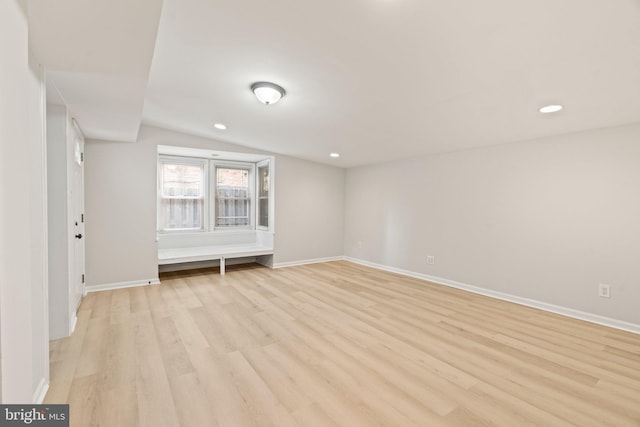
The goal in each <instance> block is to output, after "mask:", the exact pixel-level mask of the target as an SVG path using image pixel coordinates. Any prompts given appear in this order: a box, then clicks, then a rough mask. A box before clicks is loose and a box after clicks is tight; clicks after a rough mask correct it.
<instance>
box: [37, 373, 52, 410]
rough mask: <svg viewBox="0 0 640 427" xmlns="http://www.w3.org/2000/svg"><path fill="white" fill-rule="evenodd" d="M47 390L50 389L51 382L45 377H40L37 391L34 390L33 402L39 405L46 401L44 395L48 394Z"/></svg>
mask: <svg viewBox="0 0 640 427" xmlns="http://www.w3.org/2000/svg"><path fill="white" fill-rule="evenodd" d="M47 391H49V383H48V382H47V380H46V379H45V378H44V377H43V378H41V379H40V382H39V383H38V387H36V389H35V391H34V392H33V403H34V404H35V405H39V404H41V403H42V402H44V397H45V396H46V395H47Z"/></svg>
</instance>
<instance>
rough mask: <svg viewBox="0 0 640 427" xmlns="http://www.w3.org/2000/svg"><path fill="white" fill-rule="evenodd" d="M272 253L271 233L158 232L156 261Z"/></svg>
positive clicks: (222, 263)
mask: <svg viewBox="0 0 640 427" xmlns="http://www.w3.org/2000/svg"><path fill="white" fill-rule="evenodd" d="M264 255H273V233H267V232H262V231H254V230H244V231H236V232H208V233H180V234H166V235H162V236H159V240H158V265H170V264H181V263H190V262H199V261H220V274H224V269H225V260H226V259H231V258H249V257H258V256H264Z"/></svg>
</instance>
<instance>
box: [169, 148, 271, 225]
mask: <svg viewBox="0 0 640 427" xmlns="http://www.w3.org/2000/svg"><path fill="white" fill-rule="evenodd" d="M194 150H195V149H194ZM187 155H190V153H189V154H185V155H181V154H177V153H176V154H174V153H166V152H165V153H163V152H161V153H160V154H159V157H158V231H160V232H163V233H165V232H166V233H171V232H193V231H217V230H237V229H261V230H269V229H270V227H269V220H270V219H269V208H270V199H269V197H270V185H272V183H270V180H269V167H270V160H269V159H264V157H261V158H260V157H258V156H255V155H253V156H252V157H253V158H256V157H257V159H255V161H244V158H243V157H242V155H240V154H238V157H239V158H241V159H242V160H243V161H235V160H233V161H231V160H218V159H216V160H211V159H208V158H203V157H200V155H199V156H198V157H195V156H194V157H186V156H187ZM216 155H217V154H216ZM209 156H211V154H209ZM244 156H245V157H247V156H248V155H244ZM230 158H233V157H230ZM253 158H250V160H253ZM256 162H257V163H256Z"/></svg>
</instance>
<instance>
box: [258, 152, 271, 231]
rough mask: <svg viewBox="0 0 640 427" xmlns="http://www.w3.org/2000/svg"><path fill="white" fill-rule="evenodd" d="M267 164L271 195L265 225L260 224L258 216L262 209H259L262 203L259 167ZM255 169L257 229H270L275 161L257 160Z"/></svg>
mask: <svg viewBox="0 0 640 427" xmlns="http://www.w3.org/2000/svg"><path fill="white" fill-rule="evenodd" d="M265 165H266V166H267V167H268V168H269V196H268V197H267V199H268V201H269V203H268V209H267V226H266V227H265V226H264V225H260V218H258V216H259V215H260V211H259V204H260V190H259V187H260V184H261V182H260V177H259V176H258V169H259V168H261V167H263V166H265ZM255 169H256V173H255V180H254V181H255V192H256V197H255V199H256V203H255V204H256V207H255V224H256V230H260V231H269V230H270V229H271V228H272V227H271V222H272V221H273V220H272V209H273V206H272V205H273V175H272V174H273V162H272V161H271V159H264V160H262V161H260V162H257V163H256V164H255Z"/></svg>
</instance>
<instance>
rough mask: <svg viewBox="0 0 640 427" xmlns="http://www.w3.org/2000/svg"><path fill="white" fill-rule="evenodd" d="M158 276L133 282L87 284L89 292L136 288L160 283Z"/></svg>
mask: <svg viewBox="0 0 640 427" xmlns="http://www.w3.org/2000/svg"><path fill="white" fill-rule="evenodd" d="M159 284H160V279H158V278H157V277H155V278H153V279H147V280H133V281H131V282H118V283H104V284H102V285H93V286H87V288H86V289H87V292H98V291H111V290H114V289H124V288H135V287H136V286H149V285H159Z"/></svg>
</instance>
